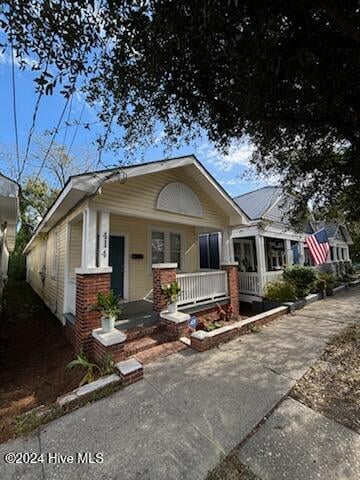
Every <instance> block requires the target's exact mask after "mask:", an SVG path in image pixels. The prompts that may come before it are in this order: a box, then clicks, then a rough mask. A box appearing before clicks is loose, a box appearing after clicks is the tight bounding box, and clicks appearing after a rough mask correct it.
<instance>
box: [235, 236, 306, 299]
mask: <svg viewBox="0 0 360 480" xmlns="http://www.w3.org/2000/svg"><path fill="white" fill-rule="evenodd" d="M232 239H233V244H234V258H235V261H237V262H238V263H239V293H240V300H241V301H244V302H253V301H256V300H258V301H259V300H260V299H261V298H262V297H263V295H264V288H265V286H266V284H267V283H269V282H272V281H273V280H275V279H276V278H278V277H280V276H281V275H282V272H283V270H284V268H285V267H286V266H288V265H293V264H296V263H297V264H303V263H304V243H303V238H302V236H301V235H297V234H295V233H289V232H282V231H276V229H274V228H272V229H270V228H268V229H265V228H259V227H251V228H246V229H236V230H234V231H233V233H232Z"/></svg>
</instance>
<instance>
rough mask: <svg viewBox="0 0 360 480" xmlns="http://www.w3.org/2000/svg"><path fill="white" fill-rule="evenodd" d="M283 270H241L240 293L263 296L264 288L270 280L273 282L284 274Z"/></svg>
mask: <svg viewBox="0 0 360 480" xmlns="http://www.w3.org/2000/svg"><path fill="white" fill-rule="evenodd" d="M282 273H283V272H282V270H277V271H274V272H265V273H264V274H262V275H261V274H260V273H257V272H239V293H244V294H247V295H256V296H259V297H262V296H263V288H264V287H265V285H266V284H267V283H269V282H273V281H274V280H276V279H277V278H278V277H280V276H281V275H282Z"/></svg>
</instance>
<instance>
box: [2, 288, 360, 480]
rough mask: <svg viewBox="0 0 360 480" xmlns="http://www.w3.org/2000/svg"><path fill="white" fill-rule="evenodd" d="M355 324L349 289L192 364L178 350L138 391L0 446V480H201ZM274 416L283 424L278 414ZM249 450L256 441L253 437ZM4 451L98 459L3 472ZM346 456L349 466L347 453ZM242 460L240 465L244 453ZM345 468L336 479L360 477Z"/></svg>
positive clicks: (359, 300) (192, 356) (356, 302)
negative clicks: (97, 458) (99, 459)
mask: <svg viewBox="0 0 360 480" xmlns="http://www.w3.org/2000/svg"><path fill="white" fill-rule="evenodd" d="M359 318H360V289H359V288H358V287H357V288H354V289H352V290H350V291H347V292H345V293H342V294H339V295H338V296H336V297H333V298H329V299H327V300H325V301H322V302H317V303H315V304H312V305H309V306H308V307H306V308H305V309H303V310H301V311H300V312H299V313H296V314H294V315H288V316H286V317H283V318H281V319H279V320H276V321H275V322H273V323H272V324H270V325H269V326H268V327H266V328H264V329H263V330H262V333H259V334H251V335H247V336H243V337H239V338H237V339H235V340H234V341H232V342H230V343H228V344H224V345H222V346H220V348H216V349H213V350H211V351H208V352H205V353H202V354H200V353H194V352H193V351H192V350H186V351H183V352H180V353H178V354H176V355H173V356H171V357H167V358H165V359H163V360H162V361H159V362H157V363H155V364H152V365H150V366H148V367H147V368H146V370H145V380H143V381H142V382H139V383H137V384H134V385H131V386H130V387H127V388H126V389H124V390H122V391H119V392H117V393H116V394H114V395H112V396H111V397H108V398H105V399H103V400H100V401H98V402H96V403H94V404H92V405H88V406H86V407H83V408H81V409H79V410H77V411H75V412H73V413H71V414H68V415H66V416H64V417H62V418H59V419H57V420H55V421H53V422H51V423H49V424H48V425H47V426H46V427H45V428H44V429H43V430H42V431H41V433H40V434H38V435H35V436H32V437H28V438H26V439H20V438H19V439H16V440H14V441H12V442H8V443H6V444H3V445H1V446H0V478H1V479H15V478H18V479H39V478H40V479H41V478H44V479H61V480H67V479H69V480H70V479H71V480H73V479H74V478H76V479H77V480H78V479H86V480H92V479H96V480H98V479H104V480H105V479H106V480H109V479H119V480H120V479H121V480H128V479H129V480H132V479H141V480H147V479H149V480H150V479H151V480H157V479H167V480H170V479H177V480H178V479H203V478H204V476H205V475H206V473H207V472H208V471H209V470H211V469H212V468H213V467H214V466H215V465H216V464H217V463H218V462H219V461H220V460H221V458H222V457H223V455H226V454H227V453H229V451H230V450H232V449H233V448H234V447H235V446H236V445H237V444H238V443H239V442H241V441H242V440H243V439H245V438H246V437H247V436H248V435H249V433H250V432H251V431H252V430H253V428H254V427H255V426H256V425H257V424H258V423H259V422H260V421H261V420H262V418H263V417H264V416H265V415H266V414H267V413H269V412H270V411H271V410H272V409H273V408H274V407H275V406H276V405H277V404H278V403H279V402H280V401H281V400H282V399H283V398H284V397H285V396H286V395H287V393H288V392H289V390H290V389H291V388H292V386H293V385H294V383H295V381H296V380H297V379H299V378H300V377H301V376H302V375H303V374H304V372H305V371H306V370H307V368H308V367H309V366H311V365H312V364H313V363H314V362H315V361H316V359H317V358H318V357H319V355H320V354H321V352H322V350H323V349H324V347H325V344H326V342H327V340H328V339H329V337H331V336H332V335H333V334H335V333H337V332H338V331H339V330H341V329H342V328H344V326H345V325H346V324H348V323H352V322H355V321H359ZM288 401H289V400H286V402H288ZM291 402H294V401H293V400H291ZM295 403H297V402H295ZM283 405H284V404H283ZM280 408H281V407H280ZM280 413H281V412H280ZM282 415H285V417H284V418H285V421H287V420H286V418H289V420H288V421H293V419H291V415H290V414H289V415H288V414H287V413H286V410H285V413H282ZM316 415H319V414H316ZM287 416H288V417H287ZM320 417H321V416H320ZM323 418H324V417H323ZM324 421H326V419H324ZM264 425H266V423H265V424H264ZM342 428H343V427H342ZM345 430H346V429H345ZM259 432H260V430H259ZM295 433H296V432H295ZM303 433H304V432H303ZM305 434H306V431H305ZM264 435H265V434H264ZM289 435H290V434H289ZM265 437H266V435H265ZM266 438H267V437H266ZM341 438H342V436H341V435H340V436H339V437H337V441H336V442H334V443H333V446H332V445H331V442H329V444H328V446H327V449H328V451H330V449H331V448H334V449H336V448H338V446H337V444H338V442H340V441H341ZM292 439H293V441H294V438H293V437H292ZM250 440H252V441H257V440H256V435H254V436H253V437H251V438H250ZM250 440H249V441H250ZM270 440H271V439H270ZM302 441H304V437H303V438H302ZM344 442H345V441H344ZM295 443H296V441H295ZM350 443H351V442H350ZM352 444H353V445H354V447H353V448H355V445H356V444H355V443H354V442H352ZM344 445H345V443H344ZM244 446H246V443H245V445H244ZM346 446H347V448H348V449H350V450H351V445H350V444H348V443H347V444H346ZM9 451H11V452H24V451H27V452H29V451H34V452H42V453H43V454H44V455H45V456H46V455H47V454H48V453H49V452H58V453H59V454H61V455H75V454H76V452H90V453H92V454H94V453H97V452H100V453H103V455H104V462H103V463H102V464H76V463H73V464H57V465H54V464H47V463H44V464H37V465H6V464H5V463H4V453H5V452H9ZM339 451H340V450H339ZM350 455H351V458H352V459H353V460H354V458H355V457H354V456H355V455H356V454H355V452H354V453H353V452H352V451H351V452H350ZM245 458H250V457H249V455H248V451H245V450H244V454H243V459H245ZM348 459H349V457H348ZM45 460H46V457H45ZM250 460H251V459H249V461H250ZM323 460H324V461H325V462H326V461H327V460H326V458H323ZM353 460H352V461H350V460H349V461H350V466H349V468H348V470H347V471H346V472H347V476H346V477H343V478H346V479H352V478H354V479H355V478H356V479H357V478H359V477H360V471H359V470H357V471H356V468H357V467H355V464H353V465H352V463H353ZM302 461H304V462H308V456H307V455H303V456H302V455H301V453H300V454H299V455H298V456H297V458H296V462H299V463H300V465H301V462H302ZM256 462H257V463H258V464H260V465H261V463H262V462H261V459H259V458H257V459H256V461H255V460H254V462H253V465H255V463H256ZM299 468H300V467H299ZM306 468H307V467H305V466H304V471H305V472H307V470H306ZM324 468H325V467H324ZM324 471H326V473H327V475H326V477H324V478H326V479H327V480H331V479H332V478H333V479H335V478H336V480H338V479H339V478H341V477H338V476H334V474H333V472H334V470H332V469H331V468H328V469H327V468H325V470H324ZM255 473H256V472H255ZM317 473H318V472H317ZM263 478H264V479H265V478H295V477H292V476H291V475H287V476H286V475H285V476H283V477H280V476H279V475H278V477H274V476H263ZM299 478H300V477H299ZM302 478H312V477H309V476H308V475H305V477H302ZM314 478H315V477H314ZM316 478H322V477H319V476H317V477H316Z"/></svg>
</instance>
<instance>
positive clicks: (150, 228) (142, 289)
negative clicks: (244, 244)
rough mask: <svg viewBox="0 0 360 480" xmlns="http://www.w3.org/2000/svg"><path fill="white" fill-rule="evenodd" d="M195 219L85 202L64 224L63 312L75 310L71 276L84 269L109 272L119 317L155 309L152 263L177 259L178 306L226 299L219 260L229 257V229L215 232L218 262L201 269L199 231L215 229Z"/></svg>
mask: <svg viewBox="0 0 360 480" xmlns="http://www.w3.org/2000/svg"><path fill="white" fill-rule="evenodd" d="M195 222H196V221H194V220H193V219H190V221H189V223H190V224H188V225H186V224H184V223H170V222H164V221H159V220H157V219H156V218H151V219H149V218H138V217H134V216H129V215H119V214H116V213H113V212H110V211H108V210H103V209H99V208H96V207H95V206H87V207H86V208H85V209H84V210H83V211H82V212H80V213H79V214H78V215H77V216H76V217H75V218H73V219H72V220H71V222H69V224H68V256H67V264H66V276H67V281H66V283H65V302H64V314H65V316H69V315H72V316H73V317H75V316H76V289H77V279H76V277H77V275H86V274H89V275H91V274H93V275H96V274H109V275H110V288H111V289H112V290H114V291H115V293H117V294H118V295H119V296H120V297H121V299H122V304H123V305H122V307H123V314H122V320H124V319H125V318H128V319H129V318H140V317H142V316H146V315H148V314H149V313H150V312H151V311H153V310H155V311H156V308H154V304H153V300H154V298H153V297H154V293H153V282H154V280H153V265H154V264H164V265H166V264H172V265H173V264H176V268H175V275H176V281H178V283H179V284H180V287H181V293H180V296H179V301H178V305H179V309H180V310H189V309H193V308H195V307H198V308H199V309H201V308H206V306H208V305H209V304H214V303H216V302H219V301H224V300H226V299H228V298H229V289H228V281H227V272H226V270H224V269H222V268H221V263H225V264H229V263H231V262H234V251H233V244H232V242H231V240H230V231H229V229H223V230H222V231H221V235H220V236H219V238H220V241H219V252H218V254H219V267H218V268H217V269H214V268H212V269H200V260H199V246H198V242H199V235H200V234H204V232H207V233H211V232H218V231H219V227H218V226H214V227H207V228H206V227H197V226H195V225H193V224H191V223H195Z"/></svg>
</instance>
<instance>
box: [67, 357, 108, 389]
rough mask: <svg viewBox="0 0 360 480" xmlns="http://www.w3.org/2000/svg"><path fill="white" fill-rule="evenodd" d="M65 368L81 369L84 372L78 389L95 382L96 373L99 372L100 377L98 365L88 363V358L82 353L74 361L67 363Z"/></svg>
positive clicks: (100, 371)
mask: <svg viewBox="0 0 360 480" xmlns="http://www.w3.org/2000/svg"><path fill="white" fill-rule="evenodd" d="M66 368H69V369H73V368H81V369H84V370H85V375H84V376H83V378H82V379H81V381H80V383H79V387H81V386H82V385H85V384H86V383H91V382H93V381H94V380H95V373H96V372H99V373H100V375H101V374H102V370H101V368H100V367H99V365H97V364H96V363H92V362H90V360H88V358H87V357H86V356H85V355H84V354H83V353H82V352H81V353H80V354H79V355H78V356H77V357H76V358H75V360H72V361H71V362H70V363H68V364H67V365H66Z"/></svg>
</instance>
